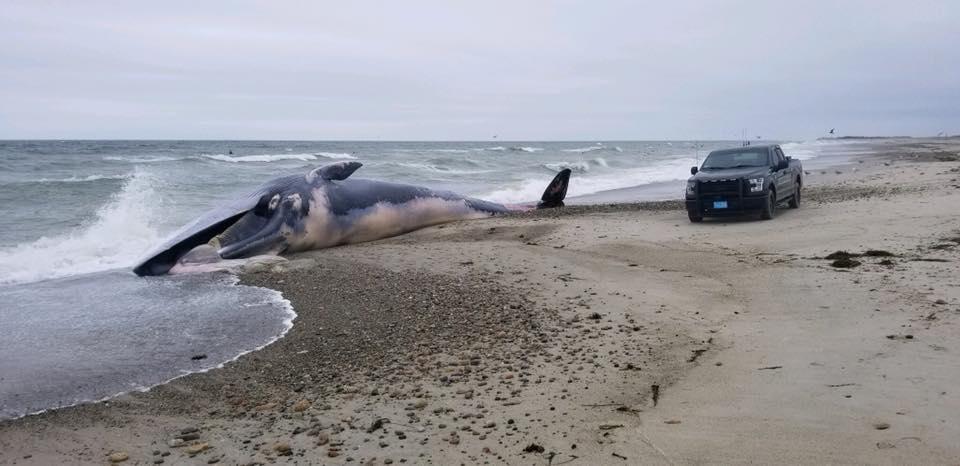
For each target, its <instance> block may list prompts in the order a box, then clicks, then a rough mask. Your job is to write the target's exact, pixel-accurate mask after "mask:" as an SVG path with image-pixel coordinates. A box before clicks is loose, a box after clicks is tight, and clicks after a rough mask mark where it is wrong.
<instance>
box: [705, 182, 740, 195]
mask: <svg viewBox="0 0 960 466" xmlns="http://www.w3.org/2000/svg"><path fill="white" fill-rule="evenodd" d="M699 187H700V195H701V196H730V197H739V196H740V180H715V181H701V182H700V186H699Z"/></svg>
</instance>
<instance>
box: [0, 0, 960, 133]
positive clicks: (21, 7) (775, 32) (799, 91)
mask: <svg viewBox="0 0 960 466" xmlns="http://www.w3.org/2000/svg"><path fill="white" fill-rule="evenodd" d="M830 127H836V128H837V129H838V132H839V133H840V134H870V135H874V134H876V135H900V134H906V135H935V134H937V133H938V132H939V131H946V132H948V133H951V134H957V133H960V2H958V1H955V0H944V1H938V2H924V1H916V0H914V1H909V2H907V1H898V2H894V1H876V0H874V1H856V2H855V1H810V0H791V1H760V0H758V1H695V2H694V1H690V2H687V1H655V2H644V1H624V2H617V1H603V0H592V1H583V2H569V1H526V2H525V1H522V0H511V1H504V2H500V1H493V0H477V1H473V2H464V1H455V0H445V1H436V2H430V1H417V0H403V1H383V2H365V1H343V0H337V1H303V2H281V1H263V2H241V1H231V2H227V1H209V0H203V1H201V0H192V1H187V2H177V1H168V0H164V1H153V2H146V1H142V2H139V1H104V2H97V1H63V2H52V1H43V0H26V1H13V0H0V138H103V139H113V138H123V139H139V138H143V139H178V138H183V139H389V140H411V139H412V140H423V139H439V140H462V139H469V140H488V139H490V138H492V137H493V135H498V136H499V139H501V140H613V139H713V138H720V139H731V138H737V137H739V135H740V133H741V131H743V130H746V132H747V134H748V135H754V136H755V135H762V136H764V137H768V138H780V139H797V138H810V137H816V136H822V135H824V133H825V132H826V131H827V130H828V129H829V128H830Z"/></svg>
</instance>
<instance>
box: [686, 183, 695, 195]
mask: <svg viewBox="0 0 960 466" xmlns="http://www.w3.org/2000/svg"><path fill="white" fill-rule="evenodd" d="M696 194H697V182H696V181H687V196H694V195H696Z"/></svg>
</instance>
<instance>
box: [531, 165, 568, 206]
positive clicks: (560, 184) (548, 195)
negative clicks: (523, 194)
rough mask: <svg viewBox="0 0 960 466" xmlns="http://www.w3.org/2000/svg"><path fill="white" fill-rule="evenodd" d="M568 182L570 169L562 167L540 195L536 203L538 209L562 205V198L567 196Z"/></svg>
mask: <svg viewBox="0 0 960 466" xmlns="http://www.w3.org/2000/svg"><path fill="white" fill-rule="evenodd" d="M568 184H570V169H569V168H564V169H563V170H561V171H560V173H557V176H555V177H554V178H553V181H551V182H550V185H549V186H547V189H546V190H545V191H544V192H543V196H541V197H540V202H539V203H538V204H537V208H538V209H549V208H553V207H563V198H565V197H567V185H568Z"/></svg>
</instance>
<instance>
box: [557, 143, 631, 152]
mask: <svg viewBox="0 0 960 466" xmlns="http://www.w3.org/2000/svg"><path fill="white" fill-rule="evenodd" d="M561 150H562V151H563V152H579V153H583V152H594V151H598V150H602V151H609V152H623V149H621V148H620V147H619V146H605V145H603V144H597V145H594V146H588V147H579V148H577V149H561Z"/></svg>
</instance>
